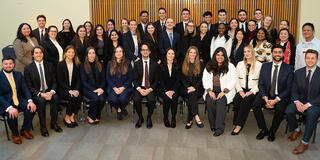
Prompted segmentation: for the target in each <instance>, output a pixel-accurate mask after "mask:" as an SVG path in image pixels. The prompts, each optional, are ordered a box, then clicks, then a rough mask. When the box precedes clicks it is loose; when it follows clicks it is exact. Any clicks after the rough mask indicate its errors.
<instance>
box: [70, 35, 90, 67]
mask: <svg viewBox="0 0 320 160" xmlns="http://www.w3.org/2000/svg"><path fill="white" fill-rule="evenodd" d="M88 43H89V41H88V40H87V41H83V44H81V43H80V46H78V47H76V41H75V40H72V41H71V45H73V46H74V47H75V48H76V50H77V55H78V57H79V60H80V62H81V63H83V62H84V58H85V54H86V50H87V48H88V46H89V44H88Z"/></svg>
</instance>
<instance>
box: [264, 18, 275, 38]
mask: <svg viewBox="0 0 320 160" xmlns="http://www.w3.org/2000/svg"><path fill="white" fill-rule="evenodd" d="M267 17H270V18H271V24H270V26H269V27H268V28H265V29H266V30H267V32H268V35H269V37H270V36H271V30H273V29H274V21H273V18H272V17H271V16H269V15H268V16H266V17H264V19H263V23H261V27H262V28H264V27H265V26H264V21H265V19H266V18H267Z"/></svg>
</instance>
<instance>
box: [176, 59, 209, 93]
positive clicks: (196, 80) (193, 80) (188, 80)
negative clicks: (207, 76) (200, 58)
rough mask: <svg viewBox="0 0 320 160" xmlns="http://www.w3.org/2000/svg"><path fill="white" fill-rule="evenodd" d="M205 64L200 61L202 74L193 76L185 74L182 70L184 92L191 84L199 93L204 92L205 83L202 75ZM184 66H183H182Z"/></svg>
mask: <svg viewBox="0 0 320 160" xmlns="http://www.w3.org/2000/svg"><path fill="white" fill-rule="evenodd" d="M204 67H205V65H204V64H203V63H200V68H201V71H200V74H199V75H198V76H194V75H192V76H191V77H190V76H188V75H184V74H183V73H182V72H181V82H182V85H183V89H182V90H183V91H182V92H184V93H186V92H187V88H188V87H190V86H193V87H194V88H195V89H196V91H197V92H198V93H203V92H204V88H203V84H202V75H203V70H204ZM181 68H182V67H181Z"/></svg>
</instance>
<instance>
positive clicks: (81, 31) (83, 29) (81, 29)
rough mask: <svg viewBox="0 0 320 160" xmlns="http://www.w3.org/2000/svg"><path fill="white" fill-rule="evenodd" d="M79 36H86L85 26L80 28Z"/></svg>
mask: <svg viewBox="0 0 320 160" xmlns="http://www.w3.org/2000/svg"><path fill="white" fill-rule="evenodd" d="M77 34H78V36H79V38H84V37H85V36H86V34H87V33H86V29H85V28H80V29H79V30H78V33H77Z"/></svg>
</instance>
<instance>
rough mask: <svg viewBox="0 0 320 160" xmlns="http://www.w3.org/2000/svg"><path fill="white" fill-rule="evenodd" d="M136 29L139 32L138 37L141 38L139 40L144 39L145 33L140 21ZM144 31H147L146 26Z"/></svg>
mask: <svg viewBox="0 0 320 160" xmlns="http://www.w3.org/2000/svg"><path fill="white" fill-rule="evenodd" d="M137 30H138V31H139V33H140V38H141V40H144V38H145V34H146V33H145V32H144V31H143V29H142V24H141V23H139V24H138V26H137ZM145 31H147V28H145Z"/></svg>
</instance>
